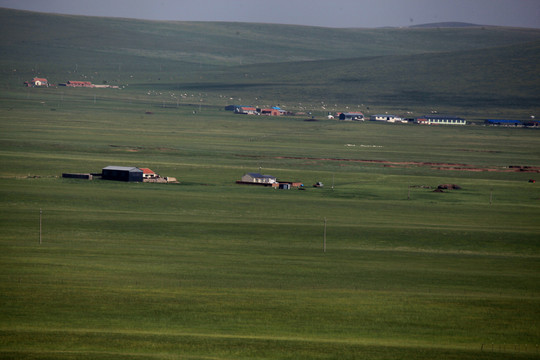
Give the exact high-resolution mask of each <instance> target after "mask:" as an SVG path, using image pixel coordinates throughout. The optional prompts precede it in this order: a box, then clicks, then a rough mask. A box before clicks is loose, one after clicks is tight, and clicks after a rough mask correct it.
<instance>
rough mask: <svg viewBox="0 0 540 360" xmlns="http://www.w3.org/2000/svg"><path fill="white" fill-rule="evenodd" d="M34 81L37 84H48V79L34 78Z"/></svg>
mask: <svg viewBox="0 0 540 360" xmlns="http://www.w3.org/2000/svg"><path fill="white" fill-rule="evenodd" d="M32 81H33V82H36V81H41V82H47V79H44V78H34V79H33V80H32Z"/></svg>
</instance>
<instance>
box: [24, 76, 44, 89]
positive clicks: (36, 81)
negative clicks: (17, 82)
mask: <svg viewBox="0 0 540 360" xmlns="http://www.w3.org/2000/svg"><path fill="white" fill-rule="evenodd" d="M24 84H25V85H26V86H28V87H35V86H49V82H48V81H47V79H45V78H37V77H36V78H33V79H32V81H25V82H24Z"/></svg>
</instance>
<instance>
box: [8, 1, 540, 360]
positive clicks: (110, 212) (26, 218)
mask: <svg viewBox="0 0 540 360" xmlns="http://www.w3.org/2000/svg"><path fill="white" fill-rule="evenodd" d="M0 18H1V19H2V21H0V50H2V51H1V55H0V65H1V67H0V140H1V141H0V164H1V165H2V174H1V175H0V205H1V206H0V230H1V236H0V334H1V335H0V358H2V359H223V360H225V359H231V360H232V359H295V360H296V359H340V360H341V359H368V360H370V359H372V360H376V359H377V360H379V359H380V360H382V359H426V360H427V359H456V360H458V359H459V360H463V359H465V360H467V359H490V360H491V359H501V360H502V359H538V358H539V357H540V348H539V346H540V327H539V325H538V323H539V320H540V251H539V250H540V242H539V239H540V221H539V220H538V219H539V216H540V188H539V183H540V176H539V173H538V172H536V170H535V172H527V171H519V170H516V169H517V168H516V167H523V169H526V167H536V168H538V167H540V147H539V140H538V139H539V132H538V131H539V130H538V129H526V128H494V127H485V126H481V125H478V124H479V123H480V120H481V119H483V118H484V117H486V116H487V115H486V114H488V115H489V117H495V118H505V117H512V118H517V119H530V115H531V114H537V111H538V109H539V108H538V94H539V93H540V92H539V91H538V86H539V85H538V73H539V72H538V63H539V62H538V61H537V60H538V56H539V55H538V54H539V52H538V39H539V33H538V30H531V29H507V28H474V29H473V28H468V29H322V28H309V27H295V26H278V25H262V24H229V23H207V24H205V23H165V22H163V23H160V22H145V21H135V20H128V19H103V18H83V17H73V16H57V15H44V14H36V13H27V12H18V11H11V10H6V9H0ZM21 24H28V25H27V26H22V25H21ZM66 28H69V29H70V32H66V31H65V29H66ZM81 39H82V40H81ZM238 40H241V41H238ZM82 43H84V46H82V45H81V44H82ZM246 44H250V45H251V46H249V47H248V49H247V50H243V49H246ZM321 44H329V45H328V47H323V46H321ZM45 50H47V51H45ZM38 75H39V76H45V77H48V78H49V79H50V80H51V82H64V81H67V80H91V81H92V82H94V83H96V84H101V83H105V82H107V83H110V84H119V85H122V89H72V88H61V87H50V88H24V87H22V82H23V81H25V80H31V79H32V77H34V76H38ZM344 80H346V81H345V82H344ZM344 83H346V85H343V84H344ZM439 83H442V84H443V85H442V86H437V84H439ZM381 84H386V86H380V85H381ZM392 84H395V85H396V86H395V87H390V86H389V85H392ZM248 102H249V103H252V102H253V104H254V105H261V106H262V105H263V104H264V105H277V104H278V103H279V104H281V105H283V106H284V107H285V108H287V109H291V110H303V111H306V112H311V113H312V114H313V116H314V117H315V119H311V120H317V121H305V120H306V118H307V117H311V116H310V115H306V116H298V117H264V116H241V115H234V114H233V113H232V112H228V111H224V110H223V105H226V104H230V103H235V104H240V103H248ZM368 107H369V109H368ZM355 109H360V110H362V111H364V112H365V113H366V114H369V113H375V112H379V111H399V114H400V115H402V114H405V113H408V114H413V115H421V114H422V113H423V112H426V113H427V112H429V111H432V110H435V109H436V110H438V111H441V112H442V111H444V112H450V113H455V114H458V115H464V116H466V117H467V118H468V119H469V120H473V121H477V123H476V125H469V126H465V127H452V126H421V125H414V124H402V125H401V124H400V125H397V124H396V125H392V124H381V123H375V122H369V121H367V122H365V123H356V122H355V123H353V122H340V121H335V120H326V118H325V117H324V115H325V114H326V113H327V112H328V111H344V110H355ZM413 115H411V116H413ZM108 165H120V166H137V167H148V168H151V169H152V170H154V171H156V172H158V173H159V174H161V175H163V176H172V177H176V178H177V179H178V180H179V181H180V183H179V184H151V183H121V182H113V181H105V180H101V179H95V180H92V181H86V180H76V179H65V178H62V176H61V175H62V173H64V172H85V173H86V172H92V173H97V172H100V171H101V169H102V168H103V167H105V166H108ZM533 170H534V169H533ZM247 172H262V173H264V174H270V175H274V176H276V177H277V178H278V179H280V180H284V181H286V180H290V181H301V182H303V183H304V184H305V188H306V189H305V190H304V191H299V190H274V189H271V188H265V187H256V186H244V185H237V184H236V183H235V181H236V180H239V179H240V178H241V176H242V175H243V174H245V173H247ZM531 179H535V180H537V182H536V183H533V182H529V180H531ZM318 181H322V182H323V183H324V184H325V186H324V187H323V188H314V187H312V184H314V183H316V182H318ZM439 184H456V185H459V186H460V187H461V189H459V190H447V191H446V190H445V191H444V192H442V193H439V192H434V189H435V188H436V187H437V186H438V185H439ZM325 222H326V228H325ZM325 229H326V231H325ZM325 234H326V251H323V250H324V240H325ZM40 241H41V243H40Z"/></svg>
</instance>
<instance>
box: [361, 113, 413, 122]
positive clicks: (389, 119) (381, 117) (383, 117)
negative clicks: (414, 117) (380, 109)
mask: <svg viewBox="0 0 540 360" xmlns="http://www.w3.org/2000/svg"><path fill="white" fill-rule="evenodd" d="M369 119H370V120H371V121H386V122H391V123H394V122H407V121H406V120H403V118H401V117H399V116H396V115H388V114H383V115H371V116H370V118H369Z"/></svg>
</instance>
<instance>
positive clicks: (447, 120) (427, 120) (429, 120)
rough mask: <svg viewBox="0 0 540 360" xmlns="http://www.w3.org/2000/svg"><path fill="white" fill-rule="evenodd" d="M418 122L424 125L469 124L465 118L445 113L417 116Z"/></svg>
mask: <svg viewBox="0 0 540 360" xmlns="http://www.w3.org/2000/svg"><path fill="white" fill-rule="evenodd" d="M416 123H417V124H424V125H467V121H465V119H463V118H460V117H457V116H444V115H429V116H427V115H426V116H423V117H419V118H416Z"/></svg>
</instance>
